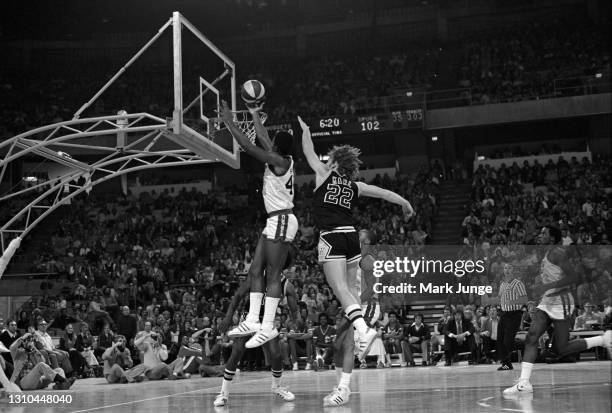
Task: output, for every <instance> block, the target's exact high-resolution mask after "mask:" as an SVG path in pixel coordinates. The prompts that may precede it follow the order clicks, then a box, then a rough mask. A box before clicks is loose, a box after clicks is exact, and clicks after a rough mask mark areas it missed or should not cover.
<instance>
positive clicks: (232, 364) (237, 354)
mask: <svg viewBox="0 0 612 413" xmlns="http://www.w3.org/2000/svg"><path fill="white" fill-rule="evenodd" d="M246 341H247V337H237V338H235V339H234V344H233V345H232V354H231V355H230V357H229V359H228V360H227V361H226V362H225V370H224V371H223V382H222V384H221V392H220V393H219V395H217V398H216V399H215V402H214V405H215V407H220V406H225V405H226V404H227V401H228V399H229V387H230V384H231V383H232V380H234V376H235V375H236V367H237V366H238V362H239V361H240V359H241V358H242V355H243V354H244V350H245V347H244V344H245V343H246Z"/></svg>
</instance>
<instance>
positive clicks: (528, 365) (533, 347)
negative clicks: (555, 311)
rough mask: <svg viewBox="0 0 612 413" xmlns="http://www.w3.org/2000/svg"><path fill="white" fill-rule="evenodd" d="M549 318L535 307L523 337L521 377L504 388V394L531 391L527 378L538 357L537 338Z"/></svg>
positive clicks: (547, 324)
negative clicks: (523, 348) (515, 382)
mask: <svg viewBox="0 0 612 413" xmlns="http://www.w3.org/2000/svg"><path fill="white" fill-rule="evenodd" d="M550 323H551V319H550V317H549V316H548V314H546V313H545V312H544V311H542V310H540V309H536V311H535V313H534V314H533V317H532V320H531V326H530V327H529V331H528V332H527V337H526V338H525V353H524V355H523V361H522V362H521V377H520V378H519V381H518V383H517V384H515V385H514V386H512V387H509V388H507V389H505V390H504V394H506V395H512V394H517V393H531V392H533V388H532V386H531V383H530V382H529V379H530V378H531V371H532V370H533V363H534V362H535V361H536V358H537V357H538V340H539V339H540V337H541V336H542V334H544V332H545V331H546V329H547V328H548V327H549V326H550Z"/></svg>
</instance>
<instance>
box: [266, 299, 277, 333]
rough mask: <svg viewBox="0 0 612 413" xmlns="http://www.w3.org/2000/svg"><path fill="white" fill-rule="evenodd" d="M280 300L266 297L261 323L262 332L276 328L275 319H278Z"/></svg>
mask: <svg viewBox="0 0 612 413" xmlns="http://www.w3.org/2000/svg"><path fill="white" fill-rule="evenodd" d="M279 302H280V298H275V297H266V305H265V307H264V316H263V321H262V322H261V329H262V330H272V329H273V328H274V319H275V318H276V309H277V307H278V303H279Z"/></svg>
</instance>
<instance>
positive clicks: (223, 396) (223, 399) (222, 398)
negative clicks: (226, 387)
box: [213, 392, 229, 407]
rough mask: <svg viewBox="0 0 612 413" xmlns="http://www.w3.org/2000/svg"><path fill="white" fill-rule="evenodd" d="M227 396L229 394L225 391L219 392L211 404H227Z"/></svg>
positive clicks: (217, 405)
mask: <svg viewBox="0 0 612 413" xmlns="http://www.w3.org/2000/svg"><path fill="white" fill-rule="evenodd" d="M228 398H229V394H227V393H225V392H221V393H219V394H218V395H217V398H216V399H215V402H214V403H213V405H214V406H215V407H222V406H225V405H226V404H227V399H228Z"/></svg>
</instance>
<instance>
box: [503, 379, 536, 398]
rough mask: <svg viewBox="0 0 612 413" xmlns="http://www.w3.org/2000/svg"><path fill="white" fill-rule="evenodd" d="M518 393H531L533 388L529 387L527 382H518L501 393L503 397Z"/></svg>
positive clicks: (529, 384)
mask: <svg viewBox="0 0 612 413" xmlns="http://www.w3.org/2000/svg"><path fill="white" fill-rule="evenodd" d="M519 393H525V394H527V393H533V386H531V383H529V380H519V381H518V382H517V383H516V384H515V385H514V386H512V387H508V388H507V389H505V390H504V392H503V394H504V395H505V396H512V395H515V394H519Z"/></svg>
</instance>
